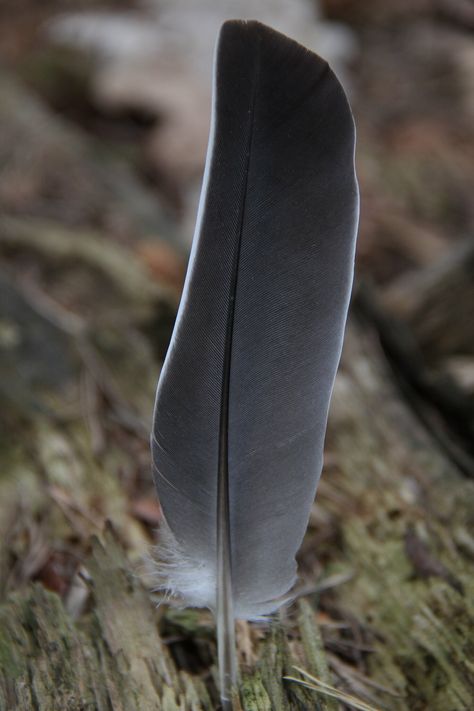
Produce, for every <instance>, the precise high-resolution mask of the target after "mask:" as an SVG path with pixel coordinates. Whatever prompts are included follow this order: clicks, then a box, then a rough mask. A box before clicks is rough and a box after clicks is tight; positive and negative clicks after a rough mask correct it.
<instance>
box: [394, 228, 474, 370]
mask: <svg viewBox="0 0 474 711" xmlns="http://www.w3.org/2000/svg"><path fill="white" fill-rule="evenodd" d="M385 303H386V305H387V307H388V308H389V310H390V311H391V312H392V313H394V314H395V315H396V316H397V317H398V318H400V319H402V320H403V321H405V322H406V323H407V325H408V326H409V327H410V329H411V331H412V332H413V334H414V335H415V337H416V340H417V342H418V343H419V345H420V348H421V349H422V350H423V352H424V353H426V354H429V355H430V356H431V358H432V359H433V358H439V357H440V356H446V355H449V354H452V353H470V354H473V351H474V244H473V242H472V241H471V240H469V241H468V242H464V243H461V244H460V245H458V246H457V247H456V248H454V249H453V250H452V251H450V252H449V254H448V256H447V257H444V258H443V259H441V260H440V261H439V262H437V263H436V264H435V265H434V266H431V267H429V268H426V269H425V270H424V271H422V272H421V273H420V272H415V273H414V274H413V275H411V276H410V275H407V276H405V277H403V278H401V279H400V280H399V281H398V282H395V284H393V285H392V286H391V288H390V289H389V290H388V293H387V295H386V297H385Z"/></svg>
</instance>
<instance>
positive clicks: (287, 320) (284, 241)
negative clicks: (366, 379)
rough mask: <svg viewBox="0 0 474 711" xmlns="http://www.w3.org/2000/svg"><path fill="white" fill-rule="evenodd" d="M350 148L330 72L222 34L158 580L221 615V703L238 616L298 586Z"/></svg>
mask: <svg viewBox="0 0 474 711" xmlns="http://www.w3.org/2000/svg"><path fill="white" fill-rule="evenodd" d="M354 145H355V130H354V124H353V119H352V115H351V111H350V108H349V105H348V102H347V99H346V97H345V95H344V92H343V90H342V88H341V86H340V84H339V82H338V80H337V79H336V77H335V75H334V74H333V73H332V71H331V69H330V68H329V67H328V65H327V63H326V62H325V61H324V60H322V59H321V58H320V57H318V56H317V55H316V54H314V53H312V52H310V51H309V50H307V49H305V48H304V47H302V46H301V45H299V44H297V43H296V42H294V41H293V40H291V39H289V38H287V37H285V36H284V35H282V34H279V33H277V32H275V31H274V30H272V29H270V28H268V27H266V26H264V25H262V24H260V23H258V22H253V21H252V22H243V21H229V22H226V23H225V24H224V25H223V27H222V29H221V31H220V34H219V38H218V42H217V46H216V54H215V61H214V80H213V107H212V119H211V132H210V139H209V146H208V154H207V160H206V167H205V173H204V180H203V187H202V193H201V200H200V205H199V210H198V217H197V225H196V232H195V236H194V240H193V246H192V251H191V256H190V261H189V266H188V272H187V276H186V282H185V286H184V291H183V295H182V299H181V303H180V307H179V311H178V315H177V320H176V325H175V328H174V332H173V336H172V339H171V343H170V347H169V350H168V353H167V356H166V359H165V363H164V366H163V369H162V373H161V377H160V380H159V384H158V389H157V397H156V403H155V412H154V426H153V434H152V454H153V471H154V479H155V483H156V487H157V490H158V495H159V498H160V501H161V504H162V508H163V513H164V517H165V519H166V536H165V538H166V544H165V547H164V549H163V553H162V558H164V564H163V566H162V568H161V572H160V575H161V584H162V586H163V587H167V588H169V589H170V590H171V591H172V592H176V593H180V594H181V595H183V596H184V598H185V600H186V601H187V603H188V604H190V605H195V606H206V607H209V608H210V609H212V610H213V611H214V612H215V614H216V617H217V626H218V643H219V654H220V667H221V685H222V686H223V687H224V690H223V698H226V697H227V696H228V692H229V688H230V686H231V685H232V683H233V681H234V680H235V662H234V652H233V646H234V642H233V627H234V617H238V618H245V619H255V618H259V617H261V616H263V615H267V614H269V613H270V612H272V611H274V610H275V609H276V608H278V606H279V605H280V604H281V602H282V601H283V600H284V599H285V596H287V595H288V591H289V590H290V589H291V588H292V586H293V584H294V582H295V577H296V563H295V554H296V552H297V550H298V548H299V546H300V544H301V541H302V539H303V535H304V532H305V529H306V527H307V523H308V518H309V513H310V508H311V504H312V502H313V499H314V496H315V492H316V486H317V482H318V479H319V476H320V472H321V467H322V454H323V443H324V435H325V429H326V421H327V414H328V407H329V400H330V395H331V390H332V387H333V382H334V378H335V373H336V369H337V365H338V362H339V358H340V353H341V348H342V341H343V332H344V325H345V320H346V315H347V308H348V303H349V297H350V290H351V284H352V277H353V265H354V249H355V238H356V231H357V222H358V209H359V208H358V206H359V198H358V188H357V181H356V177H355V171H354Z"/></svg>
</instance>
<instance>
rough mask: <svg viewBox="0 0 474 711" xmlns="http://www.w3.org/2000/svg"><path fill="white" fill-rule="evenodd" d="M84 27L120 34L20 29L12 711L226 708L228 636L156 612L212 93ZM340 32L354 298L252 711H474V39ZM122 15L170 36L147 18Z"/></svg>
mask: <svg viewBox="0 0 474 711" xmlns="http://www.w3.org/2000/svg"><path fill="white" fill-rule="evenodd" d="M244 4H245V3H244ZM72 5H74V9H75V10H84V11H92V10H97V9H101V4H100V3H99V2H98V1H97V0H83V1H82V2H81V1H80V0H78V1H77V2H76V3H69V2H66V0H48V1H47V2H44V3H43V2H42V3H40V4H38V3H34V2H33V1H32V0H20V2H18V1H17V0H3V2H2V4H1V7H0V401H1V402H0V711H13V710H19V711H29V710H30V709H32V710H35V711H50V710H55V709H58V711H59V709H60V710H61V711H63V710H64V709H71V710H72V711H75V710H77V711H79V710H81V709H100V710H101V711H102V710H104V711H105V710H106V709H107V710H108V711H110V710H111V709H112V710H113V711H117V710H118V709H123V710H124V711H134V710H135V709H137V711H138V710H139V709H140V711H141V710H142V709H166V710H169V711H172V710H178V709H181V710H182V711H188V709H189V710H192V711H199V710H200V709H215V708H218V702H217V696H216V683H215V677H216V669H215V633H214V627H213V623H212V619H211V617H210V615H209V614H208V613H206V612H202V611H197V610H181V609H179V607H177V606H176V605H174V604H173V603H172V602H170V601H166V600H162V598H161V597H160V595H159V594H157V593H153V592H151V590H152V588H153V580H152V575H151V574H150V566H149V565H148V564H147V562H146V561H147V556H148V555H149V553H150V549H151V547H152V546H153V545H155V544H156V543H157V542H158V541H159V525H160V519H161V511H160V506H159V502H158V500H157V498H156V494H155V491H154V489H153V484H152V479H151V471H150V454H149V444H148V440H149V430H150V422H151V412H152V407H153V398H154V390H155V387H156V382H157V379H158V375H159V371H160V366H161V363H162V361H163V358H164V355H165V353H166V348H167V345H168V341H169V338H170V334H171V330H172V326H173V320H174V316H175V314H176V309H177V305H178V303H179V297H180V291H181V287H182V283H183V278H184V272H185V265H186V258H187V254H188V249H189V244H190V235H191V234H192V228H190V223H191V222H192V215H193V213H194V210H195V205H196V195H197V194H198V191H199V183H200V178H201V173H202V162H203V153H204V150H205V143H206V140H207V130H208V120H209V102H208V98H209V97H208V92H209V87H208V85H207V81H208V78H207V76H205V75H204V74H202V75H201V74H199V71H198V69H196V68H195V67H194V66H193V65H192V63H191V64H190V59H189V57H188V58H187V60H186V62H187V63H186V62H184V61H181V60H180V59H179V56H178V54H179V49H177V48H176V47H174V46H173V45H172V44H171V45H169V44H166V43H165V44H166V47H167V49H166V52H167V54H166V57H165V58H163V56H161V55H157V56H155V55H154V54H153V52H151V54H147V53H146V52H144V53H143V55H142V54H140V53H138V54H137V52H136V51H135V50H133V51H134V52H135V54H133V52H132V55H133V56H132V55H131V54H130V52H131V50H130V46H132V47H134V46H135V45H134V44H133V42H132V40H130V42H129V45H127V42H126V41H125V39H126V37H128V35H126V36H125V35H124V34H123V24H124V23H123V22H122V25H121V28H122V29H121V30H120V32H119V34H120V33H122V34H120V36H121V37H122V44H121V45H120V46H123V48H124V49H123V50H121V51H123V52H124V53H125V55H126V57H125V59H126V61H125V59H124V55H123V54H120V52H119V51H118V50H117V52H116V53H115V54H114V51H112V50H110V51H108V53H106V57H105V58H104V56H102V55H101V54H100V52H97V51H96V50H97V48H96V47H95V45H94V42H95V43H96V44H97V43H100V42H101V41H103V39H101V38H100V37H99V39H97V37H95V39H94V38H92V39H90V40H89V39H87V38H88V37H89V35H88V34H87V32H86V31H84V37H85V39H83V40H81V41H77V38H76V35H74V33H71V32H69V34H68V32H65V33H63V34H62V35H61V33H60V32H59V30H58V29H57V28H58V22H57V18H58V17H59V16H60V13H65V12H70V11H71V6H72ZM163 5H167V3H163ZM294 5H295V7H296V6H297V5H298V3H295V4H294ZM236 6H238V3H237V2H236ZM278 6H279V7H280V6H281V7H286V6H288V7H291V6H292V4H291V2H290V0H288V2H287V3H286V4H285V3H284V2H283V1H282V2H279V3H278ZM322 6H323V10H324V12H325V14H326V16H327V18H328V19H327V21H326V22H327V23H329V24H328V27H329V29H330V28H331V27H332V28H333V29H334V28H335V27H336V28H337V27H339V25H336V24H335V23H342V25H343V27H344V28H345V29H346V30H347V32H349V33H350V38H351V39H350V42H349V43H347V38H346V40H345V41H344V42H343V43H342V44H343V47H342V49H344V48H345V49H344V51H342V50H341V48H340V46H339V44H337V42H336V45H337V46H335V47H333V48H332V50H331V51H333V52H334V53H335V56H336V57H337V56H342V57H343V58H342V59H341V60H340V61H341V62H342V65H341V66H342V67H343V71H344V76H345V77H346V81H347V86H348V88H349V91H350V95H351V100H352V103H353V106H354V113H355V118H356V123H357V127H358V158H357V160H358V174H359V179H360V184H361V197H362V212H361V228H360V238H359V246H358V256H357V277H356V284H355V290H354V299H353V305H352V310H351V316H350V321H349V326H348V332H347V338H346V343H345V349H344V354H343V359H342V363H341V368H340V372H339V374H338V378H337V382H336V387H335V391H334V397H333V402H332V406H331V416H330V423H329V430H328V437H327V443H326V453H325V467H324V472H323V477H322V480H321V484H320V487H319V491H318V497H317V500H316V502H315V504H314V507H313V511H312V514H311V520H310V526H309V529H308V533H307V535H306V538H305V541H304V544H303V547H302V549H301V551H300V556H299V564H300V571H301V582H300V585H299V588H298V591H297V595H298V597H297V600H296V602H295V603H294V605H293V606H292V607H290V608H289V609H288V610H285V611H284V612H282V614H281V615H280V617H279V619H278V620H275V621H274V622H273V623H272V624H271V625H269V626H258V625H248V624H244V623H239V626H238V638H239V650H240V651H239V654H240V662H241V669H242V672H243V676H242V686H241V693H240V701H239V703H240V704H241V707H242V709H244V711H254V710H262V711H264V710H265V711H271V710H272V709H276V710H277V711H278V710H280V709H281V710H284V709H295V710H296V709H313V708H314V709H338V708H348V709H349V708H354V707H355V708H362V709H366V711H367V710H368V709H369V708H372V709H388V710H392V709H393V710H394V711H395V710H399V709H400V710H402V709H410V710H413V711H418V710H420V711H421V710H422V709H423V710H424V709H429V710H430V711H458V710H464V709H465V710H468V709H471V708H473V706H474V666H473V659H474V571H473V561H474V525H473V524H474V248H473V242H472V235H473V233H474V202H473V200H472V195H473V194H474V132H473V131H472V126H473V124H474V99H473V96H474V94H473V87H474V49H473V47H474V45H473V42H472V32H473V30H474V13H473V12H472V7H471V5H470V3H469V2H467V1H465V0H456V1H452V2H444V0H416V2H395V0H390V1H389V2H386V3H385V2H384V3H377V2H375V0H369V1H368V2H366V3H359V2H356V1H355V0H324V2H322ZM107 7H108V12H109V13H125V26H128V25H129V26H130V27H132V26H133V27H135V25H134V24H133V23H134V22H135V21H136V22H137V23H138V26H137V28H135V29H136V32H137V35H136V36H137V37H141V35H140V33H143V32H145V30H144V27H145V28H147V27H148V30H149V26H150V22H149V17H148V16H147V12H149V11H147V10H146V9H144V7H142V6H141V5H139V4H138V3H132V2H128V1H127V0H115V2H114V3H108V6H107ZM179 7H183V8H184V9H183V10H182V12H183V13H185V10H186V4H185V3H176V8H179ZM104 12H105V11H104ZM129 12H132V13H133V15H130V16H128V15H127V14H126V13H129ZM176 12H177V13H178V10H177V9H176ZM295 12H296V10H295ZM61 17H63V15H61ZM101 17H102V20H103V21H104V22H105V25H104V27H105V30H104V32H105V35H104V36H106V35H107V32H112V30H111V29H110V28H113V27H115V25H111V24H110V25H107V22H109V23H110V22H112V20H111V17H110V15H107V16H105V15H102V16H101ZM104 17H105V19H104ZM157 17H158V20H156V19H154V20H153V21H154V22H156V23H157V27H158V29H157V30H156V32H157V35H156V36H157V37H158V38H159V37H161V35H160V31H159V18H160V15H159V13H158V15H157ZM178 17H179V15H178ZM127 18H129V19H127ZM130 18H131V19H130ZM139 20H140V22H141V24H140V22H138V21H139ZM53 21H54V22H53ZM55 23H56V24H55ZM297 24H298V18H296V19H295V25H294V26H295V27H296V26H297ZM75 27H76V26H75ZM97 27H98V28H99V27H101V25H100V23H98V24H97ZM206 27H207V26H206ZM51 28H53V29H54V28H56V29H55V30H54V31H53V30H52V29H51ZM76 29H77V27H76ZM148 30H147V31H148ZM97 32H98V30H97ZM302 32H303V30H302ZM58 33H59V34H58ZM76 34H77V33H76ZM79 34H80V33H79ZM73 35H74V37H75V38H76V39H74V41H72V40H70V37H71V36H73ZM58 36H61V37H62V39H61V41H59V40H58ZM203 36H205V35H204V34H203ZM337 36H339V35H337V33H336V34H335V37H337ZM341 36H342V35H341ZM124 37H125V39H124ZM65 38H66V39H67V38H69V40H68V41H66V39H65ZM152 39H153V37H152ZM88 41H89V42H91V43H92V44H90V46H89V45H87V42H88ZM134 41H136V37H135V40H134ZM147 41H148V42H150V40H149V38H148V40H147V35H146V32H145V34H144V35H143V40H142V45H143V46H144V45H146V42H147ZM335 41H336V40H335ZM338 41H339V40H338ZM81 42H82V44H81ZM341 42H342V40H341ZM139 44H140V43H139ZM93 45H94V47H95V49H91V47H93ZM127 47H128V49H127ZM347 47H351V49H350V51H349V50H348V49H347ZM127 52H129V54H127ZM338 53H339V54H338ZM131 56H132V59H131ZM337 61H339V60H337ZM197 64H198V62H197V61H196V65H197ZM170 86H172V87H173V91H170V90H169V88H170ZM190 116H191V118H192V120H190ZM157 603H160V604H159V605H158V606H157ZM295 666H296V667H299V668H300V669H302V670H303V671H306V672H307V673H309V674H311V675H312V677H313V681H311V680H310V679H309V684H308V686H306V687H305V686H304V685H302V683H301V682H305V680H306V681H308V677H305V676H304V674H302V673H301V672H299V671H298V670H297V669H295ZM285 676H286V677H290V676H291V677H295V678H297V679H299V682H298V681H290V680H286V681H285V680H284V679H283V677H285ZM314 678H315V679H317V680H319V682H318V683H316V682H315V681H314ZM324 684H330V685H331V686H334V687H336V688H337V691H336V692H332V691H331V690H330V689H329V688H328V687H327V686H324ZM309 687H312V688H309ZM332 693H335V694H336V696H335V697H334V696H332V695H331V694H332ZM344 694H345V695H346V696H344ZM347 695H350V697H351V698H349V697H348V696H347Z"/></svg>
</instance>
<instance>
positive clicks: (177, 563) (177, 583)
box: [149, 519, 294, 622]
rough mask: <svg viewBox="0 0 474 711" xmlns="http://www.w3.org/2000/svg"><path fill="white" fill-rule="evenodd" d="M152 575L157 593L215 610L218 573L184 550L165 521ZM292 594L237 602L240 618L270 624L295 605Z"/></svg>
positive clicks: (152, 560)
mask: <svg viewBox="0 0 474 711" xmlns="http://www.w3.org/2000/svg"><path fill="white" fill-rule="evenodd" d="M149 563H150V565H149V574H150V577H151V581H152V584H153V590H154V592H163V593H165V594H166V595H167V596H169V597H173V598H177V599H178V600H179V601H181V602H182V604H183V605H184V606H186V607H207V608H208V609H210V610H212V611H213V612H214V611H215V606H216V572H215V568H214V566H212V565H210V564H209V563H207V562H206V561H202V562H198V561H196V560H195V558H192V557H190V556H189V555H187V553H186V552H185V551H183V549H182V547H181V546H180V544H179V542H178V541H177V540H176V538H175V536H174V535H173V532H172V531H171V529H170V527H169V526H168V524H167V523H166V521H165V519H163V520H162V522H161V524H160V541H159V544H158V545H157V546H155V547H154V548H153V550H152V554H151V557H150V559H149ZM293 598H294V595H292V594H291V593H288V594H287V595H285V596H282V597H280V598H278V599H276V600H268V601H265V602H261V603H256V604H255V603H254V604H249V603H244V604H242V603H241V602H239V601H238V600H234V616H235V618H236V619H242V620H252V621H255V622H257V621H265V620H266V621H268V617H269V616H270V615H272V614H273V613H274V612H276V611H277V610H278V609H279V608H280V607H282V605H286V604H288V603H289V602H291V601H292V600H293Z"/></svg>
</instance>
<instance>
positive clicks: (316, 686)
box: [283, 667, 380, 711]
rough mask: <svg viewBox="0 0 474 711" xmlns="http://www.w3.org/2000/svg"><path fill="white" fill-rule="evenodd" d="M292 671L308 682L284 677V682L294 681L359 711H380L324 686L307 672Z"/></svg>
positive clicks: (298, 668)
mask: <svg viewBox="0 0 474 711" xmlns="http://www.w3.org/2000/svg"><path fill="white" fill-rule="evenodd" d="M293 669H296V671H297V672H299V673H300V674H301V675H302V676H303V677H306V679H309V680H310V681H306V679H297V678H296V677H294V676H285V677H283V678H284V679H285V680H286V681H294V682H296V683H297V684H301V685H302V686H304V687H306V688H307V689H312V690H313V691H316V692H318V693H320V694H324V695H325V696H331V697H332V698H334V699H338V701H341V702H342V703H344V704H347V705H348V706H352V707H353V708H355V709H359V710H360V711H380V709H376V708H374V707H373V706H369V705H368V704H366V703H365V702H364V701H361V700H360V699H357V698H356V697H355V696H351V695H350V694H346V693H344V692H343V691H340V690H339V689H336V688H335V687H334V686H331V685H330V684H326V682H324V681H321V680H320V679H318V678H317V677H315V676H312V674H309V673H308V672H307V671H305V670H304V669H301V668H300V667H293Z"/></svg>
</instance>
